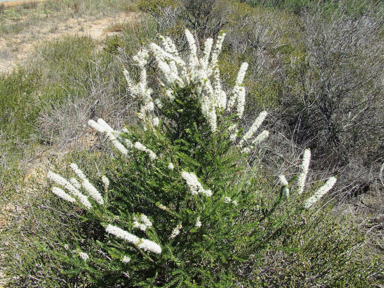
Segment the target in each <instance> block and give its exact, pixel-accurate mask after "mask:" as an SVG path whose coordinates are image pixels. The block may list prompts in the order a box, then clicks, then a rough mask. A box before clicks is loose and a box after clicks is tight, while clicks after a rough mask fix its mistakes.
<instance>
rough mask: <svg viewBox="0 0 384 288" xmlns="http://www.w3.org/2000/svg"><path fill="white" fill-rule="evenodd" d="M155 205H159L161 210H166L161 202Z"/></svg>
mask: <svg viewBox="0 0 384 288" xmlns="http://www.w3.org/2000/svg"><path fill="white" fill-rule="evenodd" d="M157 207H159V208H160V209H161V210H167V207H166V206H164V205H163V204H159V205H157Z"/></svg>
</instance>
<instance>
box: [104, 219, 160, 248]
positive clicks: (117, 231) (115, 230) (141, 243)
mask: <svg viewBox="0 0 384 288" xmlns="http://www.w3.org/2000/svg"><path fill="white" fill-rule="evenodd" d="M105 231H106V232H107V233H110V234H112V235H115V236H116V237H118V238H120V239H123V240H125V241H127V242H130V243H132V244H134V245H136V246H137V247H139V248H141V249H143V250H145V251H147V250H148V251H151V252H153V253H157V254H161V247H160V246H159V245H158V244H156V243H155V242H152V241H150V240H147V239H140V238H139V237H137V236H135V235H133V234H131V233H128V232H127V231H124V230H123V229H121V228H119V227H116V226H113V225H110V224H108V226H107V228H105Z"/></svg>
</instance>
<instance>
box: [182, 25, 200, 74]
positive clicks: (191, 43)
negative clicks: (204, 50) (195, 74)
mask: <svg viewBox="0 0 384 288" xmlns="http://www.w3.org/2000/svg"><path fill="white" fill-rule="evenodd" d="M185 36H186V38H187V41H188V44H189V49H190V50H191V54H190V60H189V61H190V65H191V66H192V67H194V66H197V65H198V60H197V47H196V42H195V38H194V37H193V35H192V34H191V32H190V31H189V30H188V29H185Z"/></svg>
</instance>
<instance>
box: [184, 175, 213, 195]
mask: <svg viewBox="0 0 384 288" xmlns="http://www.w3.org/2000/svg"><path fill="white" fill-rule="evenodd" d="M181 177H183V178H184V180H185V182H187V185H188V187H189V189H190V190H191V193H192V195H197V194H199V193H203V194H205V196H207V197H211V196H212V191H211V190H205V189H204V188H203V186H202V185H201V184H200V182H199V180H198V179H197V177H196V175H195V174H193V173H188V172H186V171H183V172H182V173H181Z"/></svg>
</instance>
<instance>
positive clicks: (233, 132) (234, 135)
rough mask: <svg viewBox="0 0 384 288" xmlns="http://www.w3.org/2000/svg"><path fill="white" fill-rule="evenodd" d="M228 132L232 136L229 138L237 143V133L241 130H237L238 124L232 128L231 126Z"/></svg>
mask: <svg viewBox="0 0 384 288" xmlns="http://www.w3.org/2000/svg"><path fill="white" fill-rule="evenodd" d="M228 132H229V133H230V134H231V135H230V136H229V139H230V140H231V141H232V142H235V141H236V138H237V133H238V132H239V130H238V129H237V125H236V124H233V125H232V126H230V127H229V128H228Z"/></svg>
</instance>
